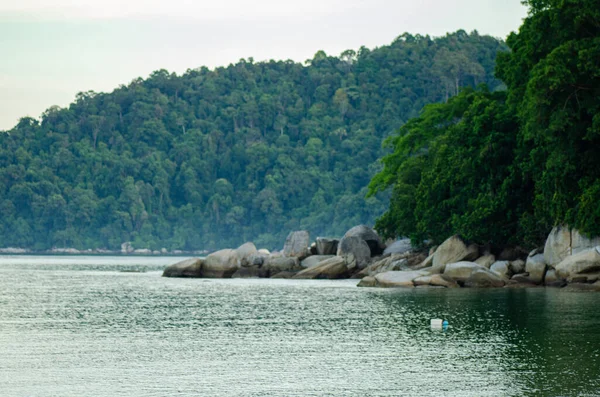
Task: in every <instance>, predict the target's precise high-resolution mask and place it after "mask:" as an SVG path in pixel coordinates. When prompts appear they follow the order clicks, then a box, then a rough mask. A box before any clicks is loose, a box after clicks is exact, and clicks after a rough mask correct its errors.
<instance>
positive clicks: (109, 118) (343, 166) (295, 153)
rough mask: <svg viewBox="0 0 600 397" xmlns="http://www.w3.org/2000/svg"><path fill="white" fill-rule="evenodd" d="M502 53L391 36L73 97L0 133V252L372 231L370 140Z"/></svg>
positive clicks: (487, 44)
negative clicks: (309, 55) (374, 44)
mask: <svg viewBox="0 0 600 397" xmlns="http://www.w3.org/2000/svg"><path fill="white" fill-rule="evenodd" d="M505 50H506V46H505V44H504V43H503V42H502V41H500V40H497V39H494V38H492V37H489V36H481V35H479V34H478V33H477V32H473V33H471V34H467V33H466V32H464V31H458V32H456V33H453V34H448V35H447V36H445V37H441V38H435V39H433V38H430V37H423V36H413V35H410V34H403V35H401V36H400V37H398V38H397V39H396V40H395V41H394V42H393V43H392V44H390V45H387V46H383V47H380V48H376V49H372V50H370V49H367V48H364V47H362V48H360V50H358V51H352V50H348V51H345V52H343V53H342V54H341V55H340V56H329V55H327V54H325V53H324V52H323V51H319V52H317V53H316V55H315V56H314V58H313V59H311V60H308V61H306V64H305V65H302V64H299V63H295V62H292V61H269V62H254V61H253V60H252V59H248V60H244V59H242V60H240V61H239V62H238V63H236V64H233V65H229V66H228V67H219V68H216V69H215V70H209V69H208V68H205V67H201V68H198V69H191V70H188V71H187V72H186V73H184V74H183V75H181V76H178V75H176V74H174V73H168V72H167V71H165V70H160V71H157V72H155V73H153V74H152V75H151V76H150V77H149V78H147V79H145V80H144V79H141V78H139V79H136V80H133V81H132V82H131V83H130V84H128V85H126V86H125V85H124V86H121V87H119V88H118V89H116V90H114V91H113V92H111V93H94V92H83V93H80V94H78V95H77V97H76V100H75V101H74V102H73V103H72V104H71V105H70V106H69V107H68V108H58V107H52V108H50V109H48V110H47V111H46V112H45V113H44V114H43V115H42V117H41V121H38V120H36V119H33V118H23V119H21V120H20V122H19V123H18V125H16V126H15V127H14V128H13V129H12V130H10V131H6V132H4V133H1V134H0V192H1V195H0V198H1V199H0V212H1V213H2V217H0V246H5V247H6V246H17V247H26V248H33V249H48V248H51V247H74V248H80V249H81V248H109V249H117V248H119V247H120V245H121V243H122V242H126V241H132V242H133V246H134V247H135V248H150V249H160V248H162V247H166V248H167V249H184V250H192V249H209V250H212V249H215V248H220V247H226V246H236V245H237V244H240V243H241V242H243V241H248V240H253V241H254V242H255V243H257V245H261V246H266V247H269V248H275V247H278V246H281V245H282V243H283V241H284V239H285V235H286V234H287V233H288V232H289V231H290V230H295V229H307V230H309V231H310V232H311V233H313V235H317V234H319V235H340V234H343V233H344V231H345V230H347V229H348V228H350V227H352V226H354V225H357V224H360V223H371V224H372V223H373V222H374V220H375V218H376V217H377V216H379V215H381V214H382V213H383V212H384V211H385V209H386V208H387V205H388V202H389V193H388V194H386V193H385V192H384V193H383V194H380V195H374V196H372V197H370V198H369V199H365V195H366V193H367V185H368V183H369V181H370V179H371V178H372V176H373V175H374V174H376V173H377V172H378V171H379V170H380V169H381V166H380V164H379V163H378V161H377V160H378V158H380V157H381V156H382V155H383V154H385V151H384V149H382V147H381V143H382V140H383V139H384V138H385V137H387V136H389V135H390V134H391V133H392V132H393V131H394V130H396V129H397V128H398V127H399V126H401V125H403V124H404V123H405V122H406V121H407V120H409V119H411V118H413V117H415V116H417V115H419V112H420V111H421V109H422V108H423V106H424V105H426V104H429V103H436V102H445V101H447V100H448V98H450V97H452V96H454V95H456V94H457V93H458V91H459V88H460V87H462V86H471V87H474V86H477V85H479V84H482V83H485V84H487V86H488V87H489V88H490V90H492V91H496V90H498V89H504V86H503V85H502V83H500V82H499V81H498V80H496V79H495V78H494V77H493V68H494V64H495V60H496V55H497V53H498V52H502V51H505Z"/></svg>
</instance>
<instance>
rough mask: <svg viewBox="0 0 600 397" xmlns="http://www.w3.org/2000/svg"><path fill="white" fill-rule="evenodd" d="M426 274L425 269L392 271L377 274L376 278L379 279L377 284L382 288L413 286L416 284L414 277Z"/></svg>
mask: <svg viewBox="0 0 600 397" xmlns="http://www.w3.org/2000/svg"><path fill="white" fill-rule="evenodd" d="M426 275H427V273H426V272H424V271H423V270H411V271H392V272H385V273H379V274H378V275H376V276H375V280H377V285H378V286H379V287H382V288H412V287H414V286H415V285H414V283H413V280H414V279H416V278H419V277H421V276H426Z"/></svg>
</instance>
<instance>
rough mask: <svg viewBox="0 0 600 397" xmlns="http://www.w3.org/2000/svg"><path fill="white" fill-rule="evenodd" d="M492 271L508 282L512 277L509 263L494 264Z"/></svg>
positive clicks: (491, 267) (499, 262)
mask: <svg viewBox="0 0 600 397" xmlns="http://www.w3.org/2000/svg"><path fill="white" fill-rule="evenodd" d="M490 271H491V272H492V273H495V274H496V275H498V276H499V277H501V278H503V279H506V280H508V279H509V278H510V276H512V272H511V271H510V268H509V262H508V261H498V262H494V264H493V265H492V266H490Z"/></svg>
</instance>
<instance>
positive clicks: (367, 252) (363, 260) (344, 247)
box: [337, 236, 371, 269]
mask: <svg viewBox="0 0 600 397" xmlns="http://www.w3.org/2000/svg"><path fill="white" fill-rule="evenodd" d="M349 255H353V256H354V260H355V261H356V266H357V267H358V268H359V269H364V268H366V267H367V266H368V265H369V262H370V260H371V249H370V248H369V245H368V244H367V242H366V241H365V240H363V239H362V238H360V237H358V236H347V237H344V238H342V239H341V240H340V243H339V244H338V250H337V256H341V257H347V256H349Z"/></svg>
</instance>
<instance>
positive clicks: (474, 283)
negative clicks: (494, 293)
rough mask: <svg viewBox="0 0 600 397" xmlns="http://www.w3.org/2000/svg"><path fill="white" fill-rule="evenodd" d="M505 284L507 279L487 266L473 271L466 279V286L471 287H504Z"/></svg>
mask: <svg viewBox="0 0 600 397" xmlns="http://www.w3.org/2000/svg"><path fill="white" fill-rule="evenodd" d="M492 266H493V265H492ZM504 284H506V281H505V279H504V278H503V277H501V276H499V275H498V274H496V273H494V272H493V271H490V270H488V269H487V268H485V267H484V268H482V269H477V270H475V271H473V273H471V275H470V276H469V278H467V279H466V280H465V287H469V288H502V287H504Z"/></svg>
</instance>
